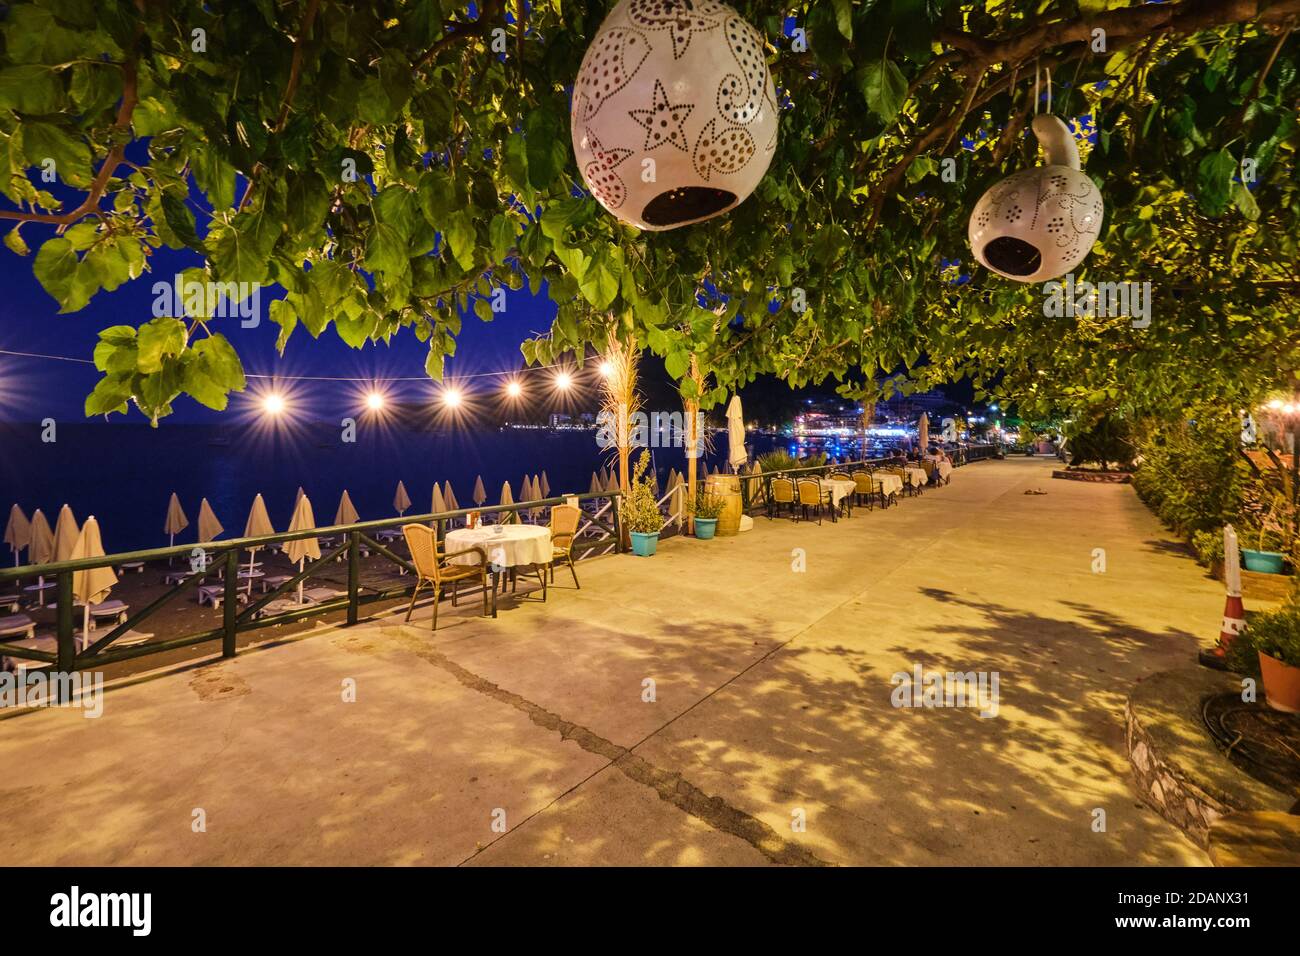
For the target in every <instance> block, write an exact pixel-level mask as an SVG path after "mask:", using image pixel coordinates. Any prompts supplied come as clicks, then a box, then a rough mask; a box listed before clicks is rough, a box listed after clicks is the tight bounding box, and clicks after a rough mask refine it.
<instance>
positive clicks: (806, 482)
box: [799, 478, 825, 524]
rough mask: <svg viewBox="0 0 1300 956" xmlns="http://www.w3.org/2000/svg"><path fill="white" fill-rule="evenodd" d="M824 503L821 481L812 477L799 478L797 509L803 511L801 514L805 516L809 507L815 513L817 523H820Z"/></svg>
mask: <svg viewBox="0 0 1300 956" xmlns="http://www.w3.org/2000/svg"><path fill="white" fill-rule="evenodd" d="M824 504H825V501H824V499H823V495H822V486H821V482H819V481H817V480H816V479H814V478H801V479H800V480H799V509H800V511H802V512H803V516H804V517H805V518H807V517H808V515H809V509H810V508H811V509H813V510H815V511H816V513H817V523H818V524H821V523H822V507H823V505H824Z"/></svg>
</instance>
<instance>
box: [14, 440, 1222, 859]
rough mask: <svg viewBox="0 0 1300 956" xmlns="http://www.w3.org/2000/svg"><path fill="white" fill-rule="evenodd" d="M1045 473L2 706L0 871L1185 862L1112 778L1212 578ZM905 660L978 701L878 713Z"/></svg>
mask: <svg viewBox="0 0 1300 956" xmlns="http://www.w3.org/2000/svg"><path fill="white" fill-rule="evenodd" d="M1052 464H1053V463H1052V462H1047V461H1042V460H1025V459H1012V460H1007V461H1000V462H999V461H994V462H981V463H977V464H973V465H970V466H969V467H966V468H961V469H958V470H957V471H956V472H955V474H954V476H953V481H952V484H951V486H949V487H946V488H941V489H932V490H930V491H928V492H927V493H926V494H925V495H924V496H922V497H920V498H917V499H908V500H905V501H903V502H902V503H901V504H900V505H899V506H898V507H895V508H890V509H888V510H887V511H881V510H879V509H877V510H876V511H874V512H867V511H864V510H855V512H854V516H853V517H852V519H850V520H848V521H840V522H838V523H835V524H832V523H830V522H826V523H824V524H822V525H821V526H818V525H817V524H816V523H815V522H812V523H806V522H805V523H799V524H796V523H794V522H791V521H789V520H777V521H768V520H767V519H765V518H759V519H756V528H755V530H754V531H753V532H752V533H748V534H744V535H741V536H739V537H734V538H726V539H718V540H714V541H711V542H701V541H696V540H691V539H681V538H678V539H674V540H669V541H665V542H662V543H661V545H660V549H659V553H658V555H656V556H655V557H654V558H652V559H648V560H647V559H642V558H635V557H632V556H630V555H618V556H609V557H605V558H599V559H595V560H592V561H590V562H584V563H582V564H580V565H579V574H580V576H581V580H582V588H581V590H574V589H573V587H572V581H571V579H570V578H569V577H568V574H567V572H566V571H559V572H557V575H556V586H555V587H554V588H553V589H552V590H551V593H550V599H549V601H547V602H546V603H545V604H543V603H540V602H532V601H528V602H522V601H521V602H517V603H514V604H511V603H509V602H506V603H505V604H504V605H503V609H502V611H501V615H500V617H499V618H498V619H497V620H495V621H493V620H490V619H483V618H480V617H477V616H476V614H477V610H478V607H479V605H478V602H477V601H476V600H474V599H472V598H471V599H466V600H462V601H461V603H460V607H459V608H457V609H454V610H453V609H452V608H451V607H450V606H449V605H447V604H445V603H444V606H443V608H442V610H441V612H440V618H439V625H440V626H439V629H438V631H437V632H436V633H431V631H430V627H429V609H428V607H427V605H426V606H425V607H424V608H421V609H417V611H416V614H415V616H414V618H413V619H412V622H411V624H410V625H403V624H402V622H401V617H400V615H389V616H386V617H383V618H378V619H375V620H372V621H369V622H363V623H362V624H360V625H358V626H356V627H353V628H343V627H337V626H333V625H330V626H321V627H319V628H316V629H314V630H312V631H310V632H308V633H307V634H306V635H302V636H295V637H293V638H290V639H287V640H284V641H280V642H277V643H274V644H265V645H261V646H259V647H257V648H254V649H250V650H241V652H240V654H239V656H238V657H236V658H234V659H232V660H229V661H220V660H218V661H217V662H215V663H210V664H204V665H201V666H192V667H188V668H185V669H182V670H179V671H172V672H170V673H166V674H161V675H152V676H144V677H136V678H132V679H130V680H129V681H126V682H124V683H123V684H122V685H119V686H115V687H114V688H113V689H111V690H109V691H108V692H107V693H106V695H105V699H104V714H103V716H102V717H101V718H99V719H85V718H84V717H83V716H82V713H81V712H80V711H78V710H75V709H53V710H42V711H38V712H34V713H28V714H23V715H20V716H17V717H15V718H11V719H7V720H3V721H0V766H2V767H3V768H4V773H3V777H2V778H0V805H3V806H4V808H5V812H4V814H3V815H0V863H6V864H14V863H24V864H76V865H84V864H110V865H115V864H164V865H168V864H176V865H186V864H442V865H448V864H473V865H484V864H488V865H507V864H509V865H516V864H542V865H575V864H745V865H754V864H757V865H762V864H769V863H789V864H819V863H827V864H1028V865H1056V864H1082V865H1091V864H1110V865H1130V864H1131V865H1141V864H1197V865H1202V864H1205V863H1206V862H1207V859H1206V857H1205V855H1204V854H1203V853H1202V852H1201V851H1200V850H1199V849H1197V848H1196V847H1195V846H1194V845H1193V844H1192V843H1191V842H1190V841H1188V840H1187V839H1185V838H1184V837H1183V835H1182V834H1181V833H1180V832H1178V831H1177V830H1176V829H1174V828H1173V827H1172V826H1170V825H1169V824H1167V823H1165V822H1164V821H1163V820H1162V819H1161V818H1159V817H1158V816H1157V815H1156V814H1155V813H1153V812H1152V811H1150V810H1149V809H1147V808H1146V807H1145V806H1144V805H1143V804H1142V803H1141V802H1140V801H1139V800H1138V798H1137V796H1136V794H1135V793H1134V791H1133V789H1132V786H1131V784H1130V773H1129V765H1128V762H1127V758H1126V756H1125V751H1124V725H1123V709H1124V701H1125V697H1126V696H1127V694H1128V692H1129V689H1130V688H1131V687H1132V685H1133V684H1134V682H1135V681H1139V680H1141V679H1143V678H1144V677H1146V676H1148V675H1150V674H1153V673H1155V672H1157V671H1161V670H1165V669H1168V668H1170V667H1174V666H1179V665H1182V664H1185V663H1186V662H1187V661H1188V660H1189V659H1190V658H1191V656H1192V655H1194V654H1195V651H1196V648H1197V645H1198V643H1207V642H1208V641H1209V640H1210V639H1211V638H1212V637H1213V635H1214V634H1215V633H1217V629H1218V624H1219V618H1220V615H1221V613H1222V609H1223V596H1222V595H1223V591H1222V587H1221V586H1220V585H1218V584H1216V583H1215V582H1214V581H1213V580H1211V579H1209V578H1208V577H1206V576H1205V575H1204V573H1203V572H1202V571H1201V570H1200V569H1199V568H1198V567H1197V566H1196V565H1195V563H1194V562H1193V561H1192V560H1191V559H1190V558H1189V557H1187V556H1186V555H1185V554H1183V553H1182V552H1181V551H1180V549H1179V548H1178V546H1177V544H1176V543H1175V542H1174V541H1173V540H1172V539H1171V538H1170V536H1169V535H1167V534H1166V533H1165V532H1163V531H1162V529H1161V528H1160V526H1159V524H1158V523H1157V522H1156V520H1155V519H1154V518H1153V517H1152V516H1151V515H1150V514H1149V513H1148V512H1147V510H1146V509H1145V508H1144V507H1143V506H1142V505H1141V503H1140V502H1138V501H1137V499H1136V498H1135V496H1134V494H1133V492H1132V489H1131V488H1129V487H1127V486H1118V485H1090V484H1083V483H1076V482H1066V481H1056V480H1052V479H1051V468H1052ZM1038 490H1041V491H1043V492H1046V493H1045V494H1027V493H1026V492H1028V491H1038ZM1097 549H1102V551H1104V560H1105V567H1104V571H1098V570H1095V568H1097V566H1098V565H1097V562H1098V558H1099V556H1100V555H1101V552H1098V551H1097ZM800 568H802V570H800ZM917 666H920V667H921V668H922V669H923V670H924V671H926V672H930V671H941V672H948V671H953V672H984V673H986V674H992V673H996V674H997V676H998V691H999V696H998V701H997V710H996V715H995V716H989V717H981V716H980V713H979V711H978V710H977V709H975V708H972V707H941V708H925V707H916V708H900V707H895V706H893V704H892V702H891V697H892V696H893V694H894V691H895V689H896V688H895V684H894V683H893V682H891V677H892V676H893V675H894V674H895V673H897V672H906V673H909V674H910V673H912V672H913V671H914V668H916V667H917ZM649 682H652V683H649ZM349 687H355V701H354V702H349V701H347V700H345V696H347V695H346V693H345V691H346V689H347V688H349ZM651 698H652V699H651ZM1097 810H1104V811H1105V828H1104V832H1097V830H1096V829H1095V828H1094V820H1096V819H1098V817H1097V814H1096V811H1097ZM196 820H198V821H201V822H202V827H200V826H199V825H198V824H197V823H196V822H195V821H196ZM502 831H504V832H502Z"/></svg>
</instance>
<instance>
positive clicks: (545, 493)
mask: <svg viewBox="0 0 1300 956" xmlns="http://www.w3.org/2000/svg"><path fill="white" fill-rule="evenodd" d="M542 497H543V498H549V497H551V482H550V480H549V479H547V477H546V472H545V471H543V472H542Z"/></svg>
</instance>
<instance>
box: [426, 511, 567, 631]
mask: <svg viewBox="0 0 1300 956" xmlns="http://www.w3.org/2000/svg"><path fill="white" fill-rule="evenodd" d="M468 548H482V549H483V550H484V551H485V552H486V553H487V560H488V571H489V573H491V575H492V616H493V617H496V616H497V598H496V594H497V576H498V575H499V574H501V573H502V572H504V571H505V570H506V569H507V568H516V567H524V566H527V565H538V566H539V567H540V566H542V565H546V564H550V563H551V555H552V551H553V548H552V546H551V529H550V528H547V527H545V526H543V525H535V524H497V525H480V526H479V527H477V528H457V529H456V530H455V531H448V532H447V537H446V538H445V539H444V540H443V553H444V554H451V553H452V552H453V551H464V550H466V549H468ZM447 562H448V563H449V564H463V565H470V566H473V565H477V564H478V555H476V554H473V553H470V554H458V555H456V556H454V557H450V558H448V559H447Z"/></svg>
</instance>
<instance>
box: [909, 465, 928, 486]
mask: <svg viewBox="0 0 1300 956" xmlns="http://www.w3.org/2000/svg"><path fill="white" fill-rule="evenodd" d="M907 473H908V474H909V475H911V476H912V484H913V485H915V486H917V487H920V486H921V485H923V484H925V483H926V482H927V481H929V480H930V476H929V475H927V474H926V473H925V469H924V468H911V467H909V468H908V469H907Z"/></svg>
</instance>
